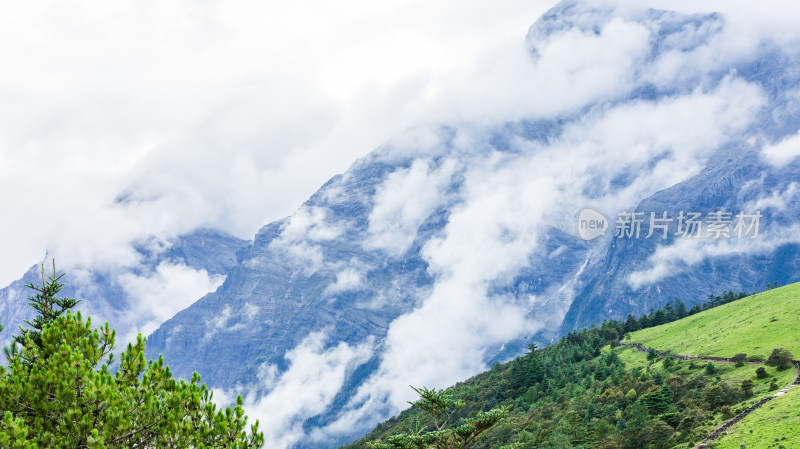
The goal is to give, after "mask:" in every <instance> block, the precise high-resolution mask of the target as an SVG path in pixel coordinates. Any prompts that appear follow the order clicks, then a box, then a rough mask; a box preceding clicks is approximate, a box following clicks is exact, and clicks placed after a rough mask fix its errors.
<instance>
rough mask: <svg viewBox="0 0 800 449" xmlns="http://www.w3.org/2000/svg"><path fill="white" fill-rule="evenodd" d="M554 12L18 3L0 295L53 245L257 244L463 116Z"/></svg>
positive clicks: (99, 255) (67, 258)
mask: <svg viewBox="0 0 800 449" xmlns="http://www.w3.org/2000/svg"><path fill="white" fill-rule="evenodd" d="M554 3H555V2H553V1H543V0H535V1H530V0H497V1H491V2H488V1H480V0H467V1H464V0H461V1H455V0H452V1H451V0H447V1H441V2H423V1H420V0H403V1H398V0H389V1H381V2H374V1H367V0H363V1H361V0H357V1H344V2H333V3H332V2H329V1H320V0H304V1H298V2H233V1H227V0H220V1H203V2H197V1H166V2H164V1H146V2H142V1H124V0H123V1H114V2H108V1H102V0H86V1H72V2H63V1H38V0H33V1H27V2H14V3H9V2H7V3H6V4H4V5H3V6H2V14H0V61H2V63H1V64H2V70H0V189H1V190H0V191H2V194H0V210H2V214H3V219H2V220H1V221H0V239H2V248H3V251H2V252H1V253H0V285H5V284H7V283H8V282H10V281H11V280H13V279H16V278H18V277H19V276H20V275H21V274H22V273H23V272H24V271H25V270H26V269H27V268H28V267H30V266H31V265H32V264H34V263H36V262H37V261H39V260H41V259H42V258H43V257H44V255H45V251H46V250H47V249H50V250H54V251H55V252H54V253H55V254H58V257H60V258H61V259H62V264H66V265H70V264H72V263H83V264H88V265H92V264H107V263H113V262H114V261H115V260H122V259H125V257H126V253H125V251H126V250H125V247H127V243H128V242H129V241H130V240H132V239H133V238H136V237H138V236H142V235H145V234H147V233H153V234H156V235H159V236H162V237H169V236H171V235H175V234H178V233H181V232H186V231H188V230H191V229H192V228H194V227H197V226H211V227H219V228H222V229H224V230H227V231H229V232H231V233H233V234H235V235H237V236H239V237H242V238H247V239H249V238H251V237H252V235H253V234H254V233H255V231H257V230H258V228H259V227H260V226H262V225H264V224H266V223H267V222H269V221H272V220H275V219H278V218H281V217H283V216H286V215H288V214H290V213H292V212H293V211H294V209H295V208H296V207H297V206H299V204H300V203H301V202H302V201H304V200H305V199H307V198H308V196H310V195H311V194H312V193H313V192H314V191H315V190H316V189H317V188H318V187H319V186H320V185H322V184H323V183H324V182H325V181H326V180H327V179H328V178H330V177H331V176H333V175H335V174H337V173H340V172H343V171H344V170H346V168H347V167H348V166H349V165H350V164H351V163H352V162H353V161H354V160H355V159H356V158H357V157H359V156H362V155H364V154H366V153H368V152H369V151H370V150H372V149H373V148H374V147H375V146H377V145H379V144H380V143H381V142H382V141H384V140H386V139H387V138H389V137H391V136H393V135H396V134H397V133H399V132H401V131H402V130H403V129H405V128H406V127H408V126H410V125H413V124H415V123H419V122H422V121H429V120H439V119H445V118H446V117H450V118H452V117H458V116H459V114H460V112H459V111H458V110H455V109H453V108H451V107H448V105H447V104H446V103H444V102H442V101H440V100H439V99H438V97H439V96H440V95H439V92H440V91H441V90H442V86H443V85H446V84H447V83H448V82H449V80H451V79H453V77H454V76H455V75H454V74H464V73H466V72H470V71H474V70H476V67H480V66H481V65H480V64H477V63H476V61H477V60H481V59H486V58H491V57H492V55H493V54H495V52H496V49H498V48H508V47H509V43H515V44H513V45H515V48H516V47H520V46H521V42H522V40H523V38H524V35H525V32H526V31H527V28H528V27H529V26H530V24H531V23H533V21H534V20H535V19H536V18H537V17H538V16H539V15H540V14H541V13H542V12H543V11H544V10H546V8H548V7H549V6H551V5H552V4H554ZM434 104H438V106H433V105H434ZM120 194H123V195H130V196H131V198H132V199H133V200H134V201H132V202H129V203H128V204H127V205H126V206H125V207H122V206H114V204H113V202H114V199H115V198H117V197H118V196H119V195H120Z"/></svg>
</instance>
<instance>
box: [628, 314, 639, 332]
mask: <svg viewBox="0 0 800 449" xmlns="http://www.w3.org/2000/svg"><path fill="white" fill-rule="evenodd" d="M641 328H642V326H641V325H640V324H639V321H637V320H636V317H635V316H633V315H632V314H628V319H627V320H626V321H625V332H635V331H638V330H639V329H641Z"/></svg>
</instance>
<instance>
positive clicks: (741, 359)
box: [731, 352, 747, 368]
mask: <svg viewBox="0 0 800 449" xmlns="http://www.w3.org/2000/svg"><path fill="white" fill-rule="evenodd" d="M746 361H747V354H743V353H741V352H740V353H739V354H736V355H734V356H733V357H731V362H734V363H736V367H737V368H738V367H741V366H744V364H745V362H746Z"/></svg>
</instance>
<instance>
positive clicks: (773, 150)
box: [761, 131, 800, 167]
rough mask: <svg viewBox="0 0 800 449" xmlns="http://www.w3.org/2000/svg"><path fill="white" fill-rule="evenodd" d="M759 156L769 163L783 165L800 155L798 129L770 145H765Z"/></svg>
mask: <svg viewBox="0 0 800 449" xmlns="http://www.w3.org/2000/svg"><path fill="white" fill-rule="evenodd" d="M761 156H762V157H763V158H764V159H765V160H766V161H767V162H768V163H769V164H771V165H773V166H776V167H783V166H784V165H786V164H788V163H789V162H792V161H793V160H794V159H795V158H796V157H797V156H800V131H798V133H797V134H795V135H793V136H789V137H786V138H784V139H783V140H781V141H779V142H776V143H774V144H771V145H765V146H764V148H763V149H762V150H761Z"/></svg>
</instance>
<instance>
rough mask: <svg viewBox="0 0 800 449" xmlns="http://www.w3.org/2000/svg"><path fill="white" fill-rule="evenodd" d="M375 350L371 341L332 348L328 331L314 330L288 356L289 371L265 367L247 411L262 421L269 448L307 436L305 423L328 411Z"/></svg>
mask: <svg viewBox="0 0 800 449" xmlns="http://www.w3.org/2000/svg"><path fill="white" fill-rule="evenodd" d="M373 350H374V342H373V341H372V339H369V340H367V341H365V342H362V343H359V344H353V345H350V344H347V343H345V342H339V343H338V344H336V345H335V346H328V338H327V336H326V334H325V332H315V333H312V334H311V335H309V336H308V337H306V338H305V339H304V340H303V341H302V342H301V343H300V344H299V345H298V346H297V347H295V348H294V349H292V350H291V351H289V352H287V353H286V355H285V356H284V357H285V359H286V361H287V362H288V364H289V368H288V369H287V370H286V371H285V372H284V373H282V374H280V375H279V376H278V375H277V369H276V368H274V367H273V366H270V365H266V366H262V369H261V370H260V372H259V378H260V382H261V383H260V385H256V386H255V387H256V390H255V391H254V392H252V393H251V394H249V395H247V396H246V397H245V410H247V413H248V416H250V417H251V419H259V418H260V421H261V426H260V429H261V430H262V431H263V432H264V436H265V438H266V445H267V446H268V447H275V448H288V447H290V446H291V445H292V444H294V443H295V442H297V441H298V440H300V439H301V438H302V437H303V436H304V435H305V431H304V430H303V420H305V419H307V418H310V417H312V416H315V415H318V414H320V413H322V412H324V411H325V410H326V408H327V407H328V406H329V405H330V404H331V402H332V401H333V399H334V398H335V397H336V394H337V393H338V392H339V390H340V389H341V387H342V385H343V384H344V381H345V378H346V376H347V375H348V374H350V373H351V372H352V370H353V369H355V367H357V366H358V365H360V364H362V363H364V362H366V361H367V360H368V359H369V358H370V357H371V356H372V352H373ZM264 390H266V391H267V392H266V394H263V395H261V396H259V394H260V393H261V392H263V391H264Z"/></svg>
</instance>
